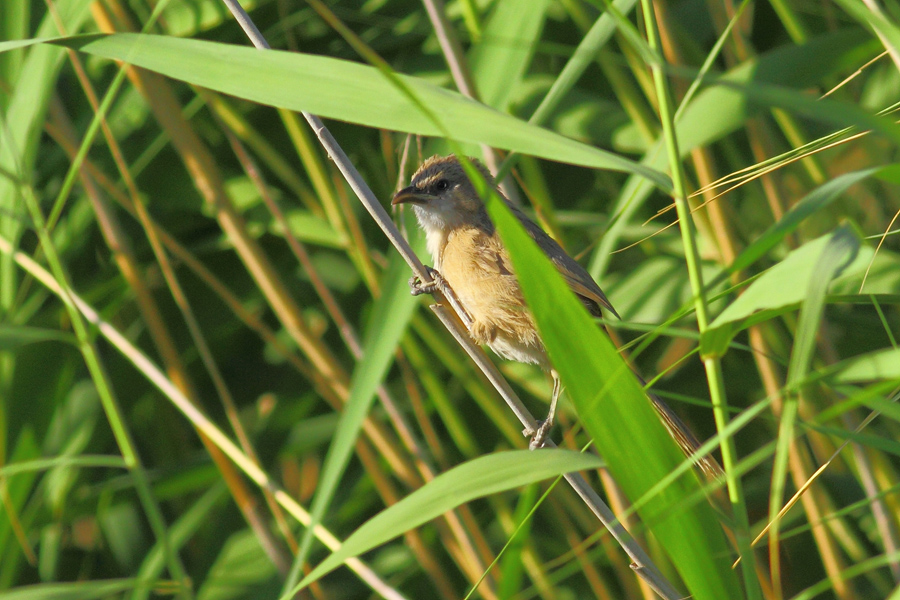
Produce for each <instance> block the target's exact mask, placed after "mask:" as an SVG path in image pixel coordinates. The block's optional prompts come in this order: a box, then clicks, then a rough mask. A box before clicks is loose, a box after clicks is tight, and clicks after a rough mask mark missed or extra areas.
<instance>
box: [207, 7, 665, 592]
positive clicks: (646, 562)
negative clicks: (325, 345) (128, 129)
mask: <svg viewBox="0 0 900 600" xmlns="http://www.w3.org/2000/svg"><path fill="white" fill-rule="evenodd" d="M222 1H223V2H224V3H225V5H226V6H227V7H228V9H229V10H230V11H231V13H232V14H233V15H234V17H235V19H236V20H237V21H238V23H239V24H240V26H241V28H242V29H243V30H244V33H245V34H246V35H247V37H248V38H249V39H250V41H251V42H252V43H253V45H254V46H256V47H257V48H259V49H269V48H270V47H269V44H268V43H267V42H266V41H265V39H264V38H263V36H262V34H261V33H260V32H259V29H257V27H256V25H255V24H254V23H253V21H252V19H250V16H249V15H248V14H247V13H246V11H244V9H243V8H242V7H241V6H240V4H239V3H238V1H237V0H222ZM302 114H303V117H304V118H305V119H306V120H307V122H308V123H309V125H310V127H312V129H313V131H314V132H315V134H316V136H317V137H318V138H319V140H320V142H321V143H322V145H323V146H324V147H325V149H326V151H327V152H328V155H329V156H330V157H331V159H332V160H333V161H334V162H335V164H336V165H337V167H338V169H339V170H340V171H341V173H342V174H343V175H344V177H345V178H346V179H347V183H348V184H349V185H350V187H351V189H353V191H354V192H355V193H356V195H357V197H358V198H359V199H360V201H361V202H362V203H363V205H364V206H365V208H366V210H368V211H369V214H371V215H372V218H373V219H374V220H375V222H376V223H377V224H378V226H379V227H380V228H381V229H382V231H383V232H384V234H385V235H386V236H387V238H388V240H389V241H390V242H391V244H392V245H393V246H394V247H395V248H396V249H397V251H398V252H399V253H400V255H401V256H402V257H403V259H404V260H405V261H406V262H407V264H409V266H410V267H411V268H412V270H413V272H414V273H415V275H416V276H418V277H419V278H420V279H421V280H422V281H423V282H425V283H428V282H431V281H432V278H431V275H430V274H429V273H428V272H427V270H426V269H425V267H424V265H423V264H422V262H421V261H420V260H419V258H418V257H417V256H416V254H415V252H414V251H413V250H412V248H411V247H410V245H409V243H408V242H407V241H406V240H405V239H404V238H403V237H402V236H401V235H400V231H399V230H398V229H397V228H396V226H395V225H394V223H393V221H392V220H391V219H390V217H389V216H388V214H387V212H385V210H384V208H383V207H382V206H381V204H380V203H379V202H378V199H377V198H376V197H375V194H374V193H373V192H372V190H371V189H369V186H368V185H367V184H366V182H365V181H364V180H363V178H362V175H360V173H359V171H357V170H356V167H354V166H353V164H352V163H351V162H350V159H349V158H348V157H347V155H346V154H345V153H344V151H343V149H342V148H341V147H340V145H339V144H338V143H337V141H336V140H335V139H334V137H333V136H332V135H331V132H330V131H328V129H327V128H326V127H325V125H324V123H322V120H321V119H320V118H319V117H318V116H316V115H314V114H312V113H308V112H304V113H302ZM434 297H435V299H436V300H437V302H438V303H437V304H435V305H433V306H432V310H434V312H435V313H436V314H437V316H438V318H440V319H441V322H442V323H444V325H445V326H446V327H447V328H448V329H449V330H450V332H451V334H453V336H454V338H456V340H457V342H459V344H460V345H462V346H463V348H464V349H465V350H466V352H467V353H468V354H469V355H470V356H472V357H473V359H475V360H476V364H478V366H479V368H481V369H482V371H483V372H484V374H485V376H487V377H488V379H489V380H490V381H491V383H492V384H494V386H495V387H496V388H497V390H498V391H499V392H500V394H501V396H502V397H503V399H504V400H505V401H506V402H507V404H508V405H509V406H510V408H511V409H512V410H513V412H514V413H515V415H516V417H517V418H518V419H519V421H520V422H521V423H522V424H523V425H525V426H526V428H531V430H534V428H535V427H536V425H537V422H536V421H535V419H534V417H533V416H532V415H531V414H530V413H529V412H528V411H527V409H526V408H525V406H524V405H523V404H522V401H521V400H519V398H518V396H516V395H515V393H514V392H513V391H512V388H510V386H509V383H507V382H506V380H505V379H504V378H503V376H502V375H501V374H500V372H499V371H498V370H497V367H496V366H495V365H494V364H493V363H492V362H491V361H490V359H488V357H487V355H486V354H485V353H484V350H482V349H481V348H480V347H479V346H476V345H475V344H474V343H473V342H472V340H471V338H470V337H469V335H468V332H467V331H466V330H465V329H464V328H463V326H466V327H467V325H468V324H467V323H466V321H470V320H471V319H470V317H469V316H468V315H467V314H466V312H465V310H464V309H463V308H462V305H461V304H460V303H459V301H458V300H456V298H455V295H453V294H452V290H451V289H450V288H449V286H447V288H446V290H438V291H437V292H436V293H435V294H434ZM448 305H449V306H451V307H452V308H453V310H454V311H455V313H456V314H455V315H452V314H451V313H450V312H449V311H448V310H447V306H448ZM566 481H567V482H568V483H569V485H571V486H572V488H573V489H574V490H575V491H576V493H577V494H578V495H579V496H580V497H581V498H582V500H583V501H584V502H585V504H587V505H588V507H589V508H590V509H591V511H592V512H593V513H594V514H595V515H596V516H597V518H598V519H600V521H601V522H602V523H603V525H604V526H605V527H607V529H609V530H610V532H611V533H612V534H613V536H614V537H615V538H616V541H617V542H618V543H619V544H620V546H622V548H623V549H624V550H625V551H626V552H627V553H628V555H629V556H630V557H631V558H632V560H633V561H634V563H635V567H634V571H635V573H636V574H637V575H638V576H639V577H641V578H643V579H645V580H647V582H648V583H649V585H651V587H653V588H654V589H655V590H656V591H657V593H659V594H660V596H661V597H662V598H666V599H669V598H671V599H673V600H674V599H676V598H680V597H681V594H680V593H679V592H678V591H677V590H676V589H675V588H674V586H672V584H671V583H669V582H668V580H666V579H665V577H664V576H663V575H662V573H661V572H660V571H659V569H658V568H657V567H656V566H655V565H654V564H653V561H652V560H651V559H650V557H649V556H648V555H647V554H646V553H645V552H644V550H643V549H642V548H641V547H640V546H639V545H638V544H636V543H635V542H634V539H633V538H632V537H631V536H630V535H629V534H628V532H627V531H625V529H624V528H623V527H622V526H621V524H619V523H618V521H617V520H616V519H615V515H613V514H612V511H610V510H609V508H608V507H607V506H606V504H605V503H604V502H603V501H602V500H601V499H600V497H599V496H598V495H597V493H596V492H595V491H594V490H593V489H592V488H591V487H590V485H588V483H587V481H586V480H585V479H584V478H583V477H582V476H581V475H579V474H577V473H570V474H568V475H566ZM291 587H293V586H291Z"/></svg>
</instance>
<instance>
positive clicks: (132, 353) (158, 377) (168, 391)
mask: <svg viewBox="0 0 900 600" xmlns="http://www.w3.org/2000/svg"><path fill="white" fill-rule="evenodd" d="M0 253H3V254H6V255H9V256H11V257H12V259H13V261H15V262H16V263H17V264H18V265H19V266H20V267H21V268H22V269H23V270H24V271H26V272H27V273H28V274H29V275H31V276H32V277H34V278H35V279H37V280H38V281H39V282H40V283H41V284H42V285H44V286H45V287H46V288H47V289H49V290H50V291H51V292H53V293H54V294H56V295H57V296H59V297H60V298H61V299H62V300H63V302H64V304H65V305H66V306H67V307H69V308H72V309H73V310H74V311H75V313H74V316H75V318H77V319H78V320H79V323H81V324H82V326H83V325H84V322H87V323H90V324H91V325H92V326H93V327H95V328H96V330H97V332H98V333H99V334H100V335H102V336H103V337H104V338H105V339H106V340H107V341H108V342H109V343H110V344H112V346H113V347H115V348H116V349H117V350H118V351H119V352H121V353H122V355H123V356H125V358H127V359H128V360H129V361H130V362H131V363H132V365H134V367H135V368H136V369H138V371H140V372H141V374H143V375H144V376H145V377H146V378H147V380H148V381H149V382H150V383H152V384H153V385H154V386H155V387H156V388H157V389H158V390H159V391H160V392H162V393H163V394H164V395H165V396H166V397H167V398H169V400H171V401H172V404H174V405H175V407H176V408H177V409H178V410H180V411H181V412H182V413H183V414H184V415H185V416H186V417H187V418H188V420H189V421H191V423H192V424H193V425H194V426H195V427H196V428H197V429H198V430H200V431H202V432H203V433H204V435H206V436H207V437H209V438H210V439H211V440H213V442H214V443H215V444H216V446H218V447H219V448H221V449H222V451H223V452H225V454H226V455H228V457H229V458H230V459H231V460H232V462H234V463H235V464H236V465H237V466H238V467H240V469H241V470H242V471H243V472H244V473H245V474H246V475H247V476H248V477H249V478H250V479H251V480H252V481H253V482H254V483H256V484H257V485H258V486H260V487H261V488H266V489H269V490H270V491H271V492H272V495H273V497H274V498H275V499H276V500H277V501H278V503H279V504H280V505H281V506H282V507H283V508H284V509H285V510H286V511H287V512H288V513H289V514H290V515H291V516H292V517H294V518H295V519H296V520H297V522H299V523H300V524H301V525H303V526H309V524H310V516H309V512H307V511H306V509H304V508H303V507H302V506H301V505H300V504H298V503H297V502H296V501H295V500H294V499H293V498H292V497H291V496H290V494H288V493H287V492H286V491H284V490H283V489H282V488H281V487H279V486H278V484H277V483H276V482H275V481H274V480H272V479H271V478H270V477H269V476H268V475H267V474H266V472H265V471H263V470H262V469H261V468H260V467H258V466H257V465H256V463H255V462H254V461H253V460H251V459H250V458H249V457H248V456H247V455H246V454H244V453H243V452H242V451H241V449H240V448H238V446H237V445H236V444H235V443H234V442H232V441H231V440H230V439H229V438H228V436H227V435H225V433H224V432H223V431H222V430H221V429H219V428H218V427H217V426H216V425H215V423H213V422H212V421H211V420H210V419H209V418H208V417H207V416H206V415H204V414H203V413H202V412H201V411H200V410H199V409H198V408H197V407H196V406H194V405H193V403H192V402H191V401H190V399H188V398H187V396H185V395H184V394H183V393H182V392H181V390H180V389H178V387H177V386H176V385H175V384H174V383H172V382H171V380H169V378H168V377H166V375H165V373H163V372H162V370H161V369H160V368H159V367H158V366H156V365H155V364H154V363H153V361H151V360H150V359H149V358H148V357H147V355H146V354H144V353H143V352H142V351H141V350H140V349H138V348H137V347H136V346H135V345H134V344H132V343H131V342H130V341H129V340H128V338H126V337H125V336H124V335H123V334H122V333H121V332H120V331H119V330H118V329H116V328H115V327H114V326H113V325H112V324H110V323H109V322H107V321H105V320H103V318H101V317H100V314H99V313H98V312H97V311H96V310H95V309H94V308H93V307H91V306H90V305H89V304H88V303H87V302H85V301H84V300H83V299H82V298H81V297H79V296H78V295H77V294H76V293H75V292H74V291H72V290H71V288H69V287H63V284H61V283H60V282H59V281H58V280H57V279H56V278H55V277H54V275H52V274H51V273H49V272H48V271H47V270H46V269H44V268H43V267H42V266H41V265H39V264H37V263H36V262H35V261H34V260H33V259H32V258H31V257H30V256H28V255H27V254H25V253H23V252H20V251H17V250H15V249H14V248H13V246H12V244H11V243H10V241H9V240H7V239H6V238H5V237H3V236H0ZM54 256H55V255H54ZM98 364H99V363H98ZM126 433H127V432H126ZM123 459H124V460H125V464H126V465H128V464H129V460H133V459H134V454H133V452H130V453H129V454H128V455H127V456H126V455H125V453H124V452H123ZM148 491H149V485H148ZM313 534H314V535H315V536H316V537H317V538H318V539H319V540H320V541H321V542H322V543H323V544H325V546H326V547H327V548H329V549H330V550H336V549H337V548H339V547H340V540H339V539H338V538H337V537H335V536H334V534H332V533H331V532H330V531H328V530H327V529H326V528H325V527H323V526H322V525H317V526H316V527H314V528H313ZM345 564H346V565H347V566H348V567H350V569H351V570H352V571H353V572H355V573H356V574H357V575H358V576H359V577H360V579H362V580H363V581H365V582H366V583H367V584H368V585H369V586H370V587H372V589H373V590H374V591H376V592H378V593H379V594H381V595H382V596H383V597H384V598H388V599H390V600H404V596H403V595H402V594H400V593H399V592H398V591H396V590H395V589H393V588H392V587H391V586H389V585H388V584H386V583H385V582H384V581H382V580H381V578H379V577H378V575H377V574H376V573H375V572H374V571H373V570H372V569H371V568H370V567H368V566H367V565H366V564H365V563H363V562H362V561H361V560H360V559H358V558H352V559H348V560H347V561H346V563H345Z"/></svg>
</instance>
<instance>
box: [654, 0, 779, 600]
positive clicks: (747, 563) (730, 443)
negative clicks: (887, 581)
mask: <svg viewBox="0 0 900 600" xmlns="http://www.w3.org/2000/svg"><path fill="white" fill-rule="evenodd" d="M641 7H642V9H643V13H644V24H645V27H646V30H647V40H648V42H649V45H650V48H651V49H652V50H653V51H654V52H656V53H657V54H660V55H661V52H660V42H659V34H658V31H657V27H656V17H655V12H654V8H653V3H652V2H651V1H650V0H641ZM663 65H664V61H663V60H662V59H660V61H659V62H654V63H652V64H651V70H652V72H653V80H654V85H655V88H656V95H657V101H658V105H659V112H660V120H661V121H662V127H663V135H664V137H665V142H666V151H667V154H668V157H669V166H670V170H671V176H672V184H673V187H674V191H673V199H674V201H675V207H676V210H677V212H678V222H679V228H680V230H681V239H682V244H683V246H684V253H685V259H686V262H687V268H688V279H689V281H690V284H691V290H692V293H693V295H694V309H695V314H696V315H697V327H698V329H699V331H700V334H701V335H703V333H704V332H705V331H706V330H707V328H708V327H709V307H708V306H707V302H706V290H705V287H704V285H703V273H702V271H701V268H702V265H701V263H700V252H699V250H698V248H697V241H696V239H695V233H694V228H693V226H692V225H693V221H692V219H691V208H690V206H689V205H688V202H687V188H686V184H685V175H684V168H683V165H682V163H681V154H680V153H679V149H678V139H677V137H676V135H675V119H674V111H673V109H672V102H671V95H670V92H669V88H668V82H667V81H666V75H665V71H664V67H663ZM703 366H704V368H705V370H706V377H707V381H708V384H709V392H710V399H711V400H712V405H713V414H714V416H715V420H716V428H717V429H718V431H719V432H720V433H721V432H723V431H724V430H725V428H726V427H727V425H728V402H727V397H726V394H725V381H724V376H723V373H722V364H721V361H720V359H719V357H718V356H704V357H703ZM720 448H721V452H722V462H723V465H724V467H725V476H726V485H727V489H728V497H729V501H730V502H731V507H732V510H733V512H734V517H735V521H736V531H735V537H736V539H737V545H738V550H739V552H740V554H741V556H743V557H744V560H743V561H742V563H741V565H742V570H743V571H742V572H743V576H744V582H745V587H746V592H747V594H748V595H749V597H750V598H753V599H757V598H760V597H761V590H760V587H759V581H758V580H757V578H756V559H755V557H754V555H753V550H752V548H751V547H750V537H749V519H748V517H747V507H746V504H745V501H744V494H743V490H742V485H741V481H740V479H739V478H738V477H736V476H735V474H734V467H735V466H736V461H737V451H736V449H735V445H734V440H733V439H732V437H731V436H725V435H722V436H721V438H720Z"/></svg>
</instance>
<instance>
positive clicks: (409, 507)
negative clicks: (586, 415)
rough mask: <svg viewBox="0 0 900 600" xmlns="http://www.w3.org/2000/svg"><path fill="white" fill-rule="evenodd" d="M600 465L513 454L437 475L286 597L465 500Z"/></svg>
mask: <svg viewBox="0 0 900 600" xmlns="http://www.w3.org/2000/svg"><path fill="white" fill-rule="evenodd" d="M602 464H603V461H601V460H600V459H599V458H597V457H596V456H594V455H592V454H583V453H580V452H572V451H571V450H545V451H542V452H531V451H528V450H513V451H510V452H500V453H497V454H488V455H486V456H481V457H478V458H475V459H473V460H470V461H469V462H466V463H463V464H461V465H459V466H458V467H454V468H453V469H451V470H449V471H447V472H446V473H442V474H441V475H438V476H437V477H435V478H434V479H433V480H432V481H430V482H429V483H427V484H426V485H424V486H422V487H421V488H419V489H418V490H416V491H415V492H413V493H411V494H410V495H408V496H407V497H405V498H404V499H403V500H401V501H400V502H398V503H397V504H394V505H393V506H391V507H390V508H387V509H385V510H383V511H382V512H380V513H379V514H378V515H376V516H375V517H373V518H371V519H370V520H368V521H366V523H365V524H363V525H362V526H361V527H359V529H357V530H356V531H355V532H353V533H352V534H351V535H350V536H349V537H348V538H347V539H346V540H345V541H344V543H343V545H342V546H341V548H340V549H339V550H338V551H337V552H335V553H333V554H332V555H331V556H329V557H328V558H326V559H325V560H324V561H323V562H322V563H321V564H320V565H319V566H317V567H316V568H315V569H313V571H312V572H311V573H310V574H309V575H307V576H306V577H304V578H303V580H302V581H301V582H300V585H299V586H297V588H295V589H294V590H292V591H291V594H294V593H296V592H297V591H299V590H300V589H302V588H304V587H306V586H308V585H309V584H311V583H313V582H314V581H316V580H318V579H319V578H321V577H322V576H323V575H325V574H327V573H328V572H330V571H332V570H333V569H334V568H335V567H337V566H338V565H340V564H341V563H342V562H344V561H346V560H347V559H348V558H351V557H354V556H358V555H359V554H362V553H363V552H367V551H368V550H371V549H372V548H375V547H377V546H379V545H381V544H383V543H385V542H387V541H388V540H391V539H393V538H395V537H397V536H399V535H401V534H402V533H404V532H406V531H408V530H410V529H412V528H414V527H418V526H419V525H421V524H423V523H427V522H428V521H430V520H431V519H434V518H436V517H438V516H440V515H442V514H444V513H445V512H447V511H449V510H453V509H454V508H456V507H457V506H460V505H461V504H465V503H466V502H469V501H470V500H474V499H476V498H481V497H483V496H489V495H491V494H496V493H498V492H502V491H505V490H509V489H514V488H517V487H520V486H523V485H527V484H529V483H534V482H536V481H542V480H544V479H548V478H550V477H554V476H557V475H561V474H563V473H569V472H572V471H580V470H583V469H594V468H598V467H600V466H601V465H602ZM284 597H290V596H284Z"/></svg>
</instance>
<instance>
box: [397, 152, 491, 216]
mask: <svg viewBox="0 0 900 600" xmlns="http://www.w3.org/2000/svg"><path fill="white" fill-rule="evenodd" d="M469 161H471V163H472V164H473V165H475V167H476V168H477V169H478V170H479V171H481V174H482V175H483V176H484V178H485V179H486V180H487V181H488V182H489V183H490V184H492V185H493V181H494V179H493V177H491V174H490V172H489V171H488V170H487V168H485V166H484V165H482V164H481V163H480V162H479V161H478V160H477V159H474V158H470V159H469ZM391 204H395V205H396V204H412V206H413V210H415V213H416V218H418V220H419V224H420V225H421V226H422V228H423V229H424V230H425V231H426V232H447V231H450V230H452V229H456V228H457V227H462V226H466V225H474V226H489V224H490V220H489V219H488V216H487V211H485V208H484V203H483V202H482V201H481V198H480V197H479V195H478V192H476V191H475V187H474V186H473V185H472V182H471V181H470V180H469V176H468V175H466V172H465V170H464V169H463V167H462V165H461V164H460V163H459V159H457V158H456V157H455V156H452V155H451V156H432V157H431V158H429V159H428V160H426V161H425V162H424V163H422V166H421V167H419V170H418V171H416V173H415V175H413V177H412V181H411V182H410V185H409V187H406V188H403V189H402V190H400V191H399V192H397V193H396V194H394V198H393V200H392V201H391Z"/></svg>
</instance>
